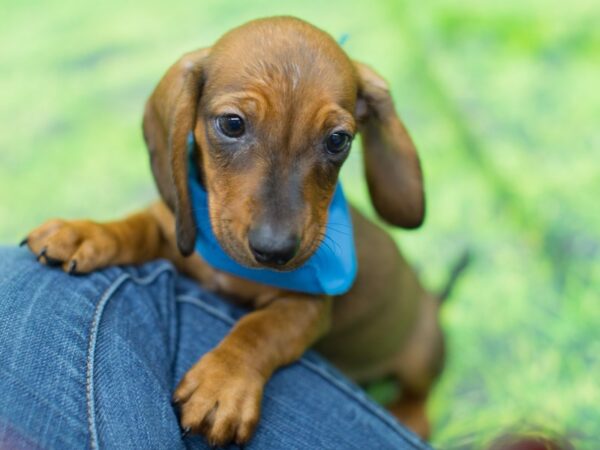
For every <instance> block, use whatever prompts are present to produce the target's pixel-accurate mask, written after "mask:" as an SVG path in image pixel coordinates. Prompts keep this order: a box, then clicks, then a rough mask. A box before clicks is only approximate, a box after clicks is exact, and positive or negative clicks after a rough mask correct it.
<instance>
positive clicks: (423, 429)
mask: <svg viewBox="0 0 600 450" xmlns="http://www.w3.org/2000/svg"><path fill="white" fill-rule="evenodd" d="M438 309H439V301H438V299H437V298H436V297H434V296H433V295H431V294H425V295H424V296H423V297H422V300H421V311H420V315H419V318H418V321H417V324H416V326H415V329H414V331H413V333H412V335H411V337H410V339H409V340H408V342H407V343H406V345H405V347H404V348H403V350H402V351H401V353H400V355H399V356H398V358H397V360H396V364H395V370H394V375H395V377H396V378H397V380H398V382H399V384H400V386H401V389H402V391H401V393H400V396H399V398H398V399H397V400H396V401H395V402H393V403H392V404H391V405H389V406H388V409H389V410H390V412H391V413H392V414H394V415H395V416H396V417H397V418H398V420H400V421H401V422H402V423H404V424H405V425H406V426H408V427H409V428H410V429H411V430H413V431H414V432H415V433H417V434H418V435H419V436H421V437H422V438H424V439H427V438H428V437H429V434H430V426H429V421H428V419H427V414H426V403H427V397H428V396H429V392H430V391H431V389H432V387H433V385H434V383H435V381H436V379H437V378H438V377H439V375H440V373H441V371H442V369H443V367H444V339H443V334H442V330H441V328H440V325H439V320H438Z"/></svg>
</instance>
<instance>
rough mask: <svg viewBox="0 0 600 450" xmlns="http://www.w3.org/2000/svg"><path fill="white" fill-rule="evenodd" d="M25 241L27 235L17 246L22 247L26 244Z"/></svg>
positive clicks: (27, 240)
mask: <svg viewBox="0 0 600 450" xmlns="http://www.w3.org/2000/svg"><path fill="white" fill-rule="evenodd" d="M27 242H29V238H28V237H26V238H25V239H23V240H22V241H21V242H19V247H23V246H24V245H27Z"/></svg>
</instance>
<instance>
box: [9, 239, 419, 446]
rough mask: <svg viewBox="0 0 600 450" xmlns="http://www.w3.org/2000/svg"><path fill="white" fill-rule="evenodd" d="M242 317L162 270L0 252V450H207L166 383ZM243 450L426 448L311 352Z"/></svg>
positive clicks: (272, 384)
mask: <svg viewBox="0 0 600 450" xmlns="http://www.w3.org/2000/svg"><path fill="white" fill-rule="evenodd" d="M241 314H243V312H242V311H241V310H239V309H237V308H235V307H233V306H231V305H228V304H227V303H225V302H223V301H221V300H220V299H219V298H217V297H216V296H215V295H213V294H210V293H207V292H206V291H204V290H202V289H201V288H200V287H199V286H198V285H197V284H196V283H194V282H192V281H191V280H188V279H186V278H185V277H182V276H181V275H178V274H177V273H176V272H175V271H174V269H173V267H172V266H171V265H170V264H169V263H168V262H166V261H156V262H152V263H149V264H145V265H143V266H140V267H112V268H108V269H106V270H103V271H99V272H96V273H93V274H91V275H88V276H69V275H67V274H65V273H63V272H62V271H61V270H60V269H56V268H47V267H44V266H41V265H40V264H38V263H37V262H36V261H35V258H34V256H33V255H31V254H30V253H29V252H27V251H26V250H24V249H16V248H0V448H11V449H12V448H14V449H18V448H27V449H31V448H60V449H69V448H81V447H82V445H86V446H91V447H93V448H98V447H100V448H169V449H171V448H173V449H175V448H208V446H207V444H206V443H205V441H204V440H203V439H202V438H201V437H187V438H185V439H183V440H182V439H181V437H180V428H179V424H178V420H177V415H176V412H175V411H174V409H173V408H172V407H171V404H170V398H171V393H172V392H173V389H174V388H175V386H176V385H177V382H178V381H179V380H180V379H181V377H182V376H183V374H184V373H185V371H186V370H188V369H189V368H190V367H191V366H192V365H193V364H194V363H195V362H196V361H197V360H198V359H199V358H200V356H201V355H202V354H204V353H206V352H207V351H209V350H210V349H211V348H213V347H214V346H215V345H216V344H217V343H218V342H219V341H220V340H221V339H222V338H223V337H224V336H225V334H226V333H227V332H228V330H229V328H230V327H231V326H232V324H233V323H234V322H235V320H236V318H237V317H239V316H240V315H241ZM247 448H260V449H267V448H286V449H288V448H290V449H292V448H310V449H317V448H325V449H329V448H344V449H350V448H361V449H364V448H395V449H402V448H427V447H426V445H425V444H423V443H422V442H421V441H420V440H419V439H418V438H417V437H416V436H414V435H413V434H411V433H410V432H409V431H407V430H405V429H404V428H403V427H401V426H400V425H398V424H397V423H396V422H395V420H394V419H393V418H392V417H391V416H389V415H388V414H387V413H386V412H385V411H384V410H382V409H381V408H380V407H378V406H377V405H375V404H374V403H373V402H372V401H370V400H369V399H368V398H367V397H366V396H365V394H364V393H363V392H362V391H360V390H359V389H358V388H356V387H355V386H354V385H352V384H351V383H350V382H348V381H347V380H346V379H345V378H344V377H343V376H341V375H340V374H339V373H338V372H337V371H335V370H334V369H333V368H331V367H330V366H329V365H328V364H327V363H326V362H324V361H323V360H322V359H321V358H319V357H318V356H317V355H315V354H314V353H312V352H308V353H307V354H306V355H305V356H304V357H303V358H302V359H301V360H300V361H299V362H297V363H296V364H293V365H291V366H289V367H286V368H283V369H281V370H279V371H278V372H276V373H275V375H274V376H273V378H272V379H271V380H270V381H269V383H268V384H267V387H266V389H265V398H264V401H263V410H262V414H261V420H260V422H259V426H258V429H257V431H256V433H255V436H254V438H253V439H252V441H251V442H250V444H249V445H248V446H247Z"/></svg>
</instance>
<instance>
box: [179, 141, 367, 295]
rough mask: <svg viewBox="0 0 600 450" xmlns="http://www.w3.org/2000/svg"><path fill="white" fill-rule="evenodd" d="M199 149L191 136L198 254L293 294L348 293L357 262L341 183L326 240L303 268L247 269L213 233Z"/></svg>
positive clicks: (215, 264)
mask: <svg viewBox="0 0 600 450" xmlns="http://www.w3.org/2000/svg"><path fill="white" fill-rule="evenodd" d="M195 147H196V146H195V142H194V136H193V134H192V133H190V134H189V137H188V153H189V155H190V162H189V167H190V170H189V180H188V181H189V183H188V184H189V189H190V194H191V196H192V205H193V210H194V218H195V222H196V226H197V228H198V235H197V236H198V237H197V238H196V251H197V252H198V253H200V255H201V256H202V258H203V259H204V260H205V261H207V262H208V263H209V264H210V265H211V266H212V267H214V268H215V269H217V270H221V271H223V272H227V273H230V274H232V275H236V276H238V277H241V278H245V279H248V280H252V281H256V282H258V283H261V284H267V285H271V286H276V287H279V288H282V289H286V290H290V291H296V292H303V293H306V294H313V295H323V294H326V295H341V294H344V293H346V292H348V290H349V289H350V288H351V287H352V284H353V283H354V279H355V278H356V271H357V261H356V250H355V246H354V232H353V228H352V220H351V218H350V211H349V208H348V204H347V202H346V199H345V197H344V193H343V191H342V186H341V184H340V183H338V185H337V186H336V189H335V193H334V194H333V199H332V201H331V204H330V206H329V214H328V220H327V227H326V232H325V236H326V237H325V239H324V240H323V242H322V243H321V245H319V247H318V248H317V250H316V251H315V253H314V254H313V255H312V256H311V257H310V258H309V259H308V260H307V261H306V262H305V263H304V264H303V265H302V266H300V267H299V268H297V269H295V270H292V271H289V272H280V271H277V270H273V269H269V268H250V267H245V266H242V265H241V264H239V263H237V262H236V261H234V260H233V259H232V258H231V257H230V256H229V255H228V254H227V253H226V252H225V251H224V250H223V248H222V247H221V245H220V244H219V241H218V240H217V238H216V237H215V235H214V233H213V230H212V226H211V224H210V217H209V214H208V203H209V198H208V194H207V192H206V190H205V189H204V188H203V186H202V185H201V184H200V182H199V177H198V171H197V168H196V166H195V163H194V161H193V158H192V155H193V152H194V149H195Z"/></svg>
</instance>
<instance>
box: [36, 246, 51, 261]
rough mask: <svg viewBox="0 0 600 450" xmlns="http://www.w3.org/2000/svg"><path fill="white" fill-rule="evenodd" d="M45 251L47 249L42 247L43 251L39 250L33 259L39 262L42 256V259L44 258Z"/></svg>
mask: <svg viewBox="0 0 600 450" xmlns="http://www.w3.org/2000/svg"><path fill="white" fill-rule="evenodd" d="M47 251H48V247H44V248H43V249H42V250H41V251H40V252H39V253H38V254H37V256H36V257H35V259H36V260H37V261H39V260H40V259H42V256H44V257H45V256H46V252H47Z"/></svg>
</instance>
